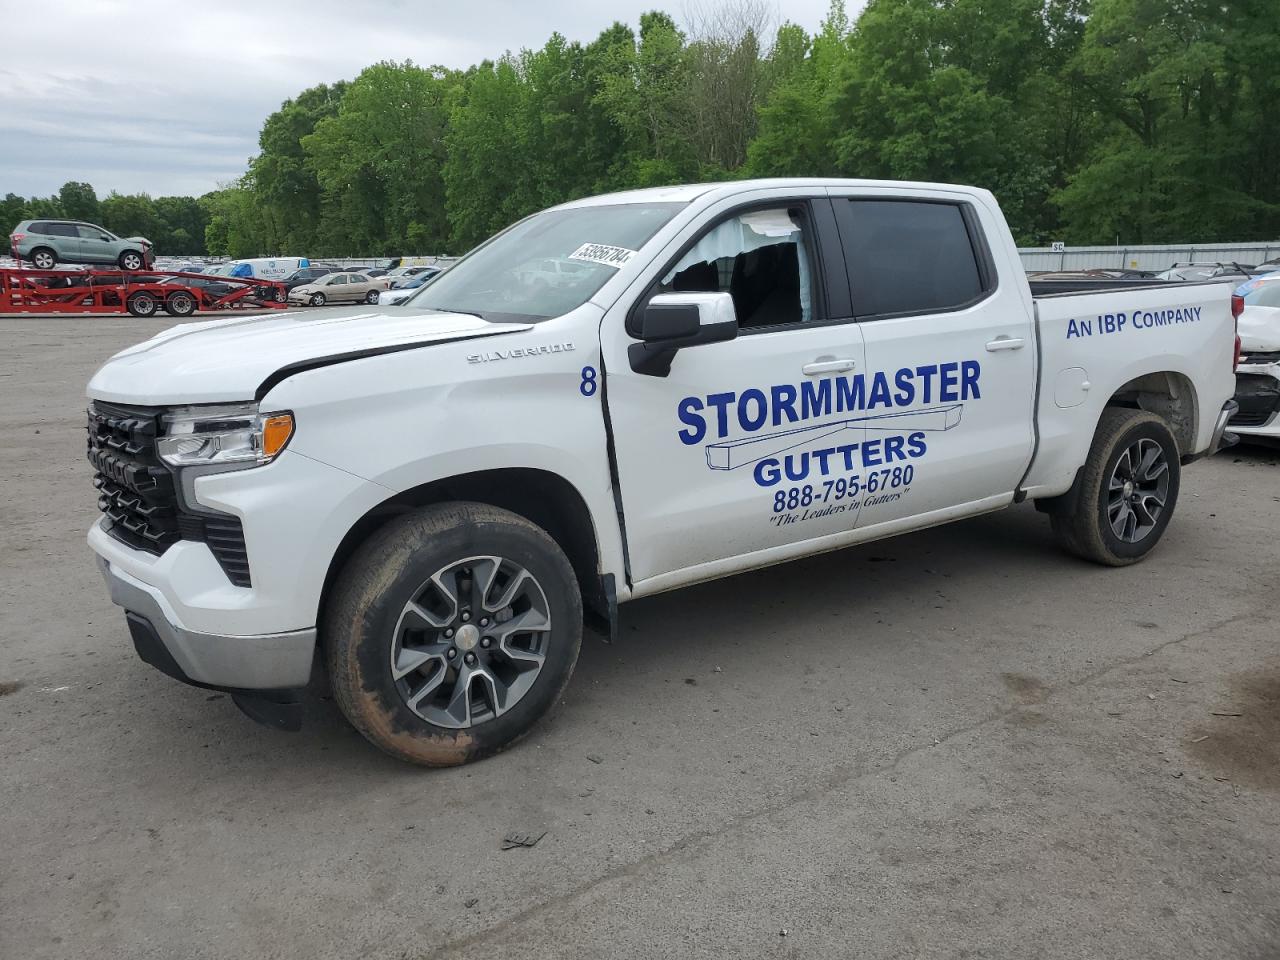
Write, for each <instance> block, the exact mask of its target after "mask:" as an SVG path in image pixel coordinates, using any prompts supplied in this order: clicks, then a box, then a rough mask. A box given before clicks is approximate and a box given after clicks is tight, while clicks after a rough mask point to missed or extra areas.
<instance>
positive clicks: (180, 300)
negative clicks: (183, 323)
mask: <svg viewBox="0 0 1280 960" xmlns="http://www.w3.org/2000/svg"><path fill="white" fill-rule="evenodd" d="M164 308H165V310H166V311H168V312H169V313H171V314H173V316H175V317H189V316H191V315H192V314H193V313H195V312H196V298H195V297H193V296H192V295H191V294H189V293H187V292H186V291H185V290H177V291H175V292H173V293H171V294H169V296H168V298H166V299H165V302H164Z"/></svg>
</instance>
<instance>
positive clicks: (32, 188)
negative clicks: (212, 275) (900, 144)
mask: <svg viewBox="0 0 1280 960" xmlns="http://www.w3.org/2000/svg"><path fill="white" fill-rule="evenodd" d="M682 2H683V0H677V2H676V3H671V4H664V3H661V2H659V0H611V2H609V3H603V4H602V3H600V2H599V0H541V2H538V3H531V2H525V0H468V2H466V3H461V4H453V3H449V4H435V3H432V4H424V3H415V2H410V0H372V2H370V0H365V2H361V3H358V4H353V3H349V2H342V0H271V2H269V3H262V2H245V0H221V2H219V3H216V4H204V5H200V6H194V5H192V6H188V5H179V4H172V5H169V4H166V5H164V7H163V8H160V9H157V8H154V7H148V8H146V10H145V12H140V8H139V7H138V5H137V4H135V3H125V2H122V0H63V2H60V3H57V4H49V5H37V4H31V3H22V4H14V5H12V6H11V7H10V9H8V10H6V12H5V34H6V37H5V52H4V56H3V58H2V59H0V63H2V64H3V68H0V130H3V140H4V143H5V149H4V151H3V152H2V153H0V194H3V193H7V192H10V191H12V192H14V193H19V194H23V195H25V196H30V195H40V196H44V195H48V194H51V193H53V192H55V191H56V190H57V189H58V187H60V186H61V185H62V184H63V183H64V182H65V181H67V180H86V181H88V182H89V183H92V184H93V185H94V187H95V188H96V189H97V191H98V193H99V195H100V196H103V195H106V193H108V192H109V191H111V190H120V191H122V192H134V191H139V190H145V191H147V192H149V193H151V194H152V195H154V196H161V195H166V194H179V193H190V194H200V193H204V192H206V191H207V190H212V189H214V188H215V187H217V186H218V185H219V183H221V182H225V181H226V180H229V179H233V178H234V177H237V176H239V175H240V174H241V173H243V172H244V169H245V164H246V162H247V160H248V158H249V157H250V156H252V155H253V154H255V153H256V152H257V146H258V145H257V138H258V131H259V130H260V129H261V126H262V121H263V120H264V119H265V118H266V116H267V114H269V113H270V112H272V111H273V110H275V109H277V108H278V107H279V106H280V104H281V103H282V102H283V101H284V100H286V99H288V98H290V97H292V96H294V95H295V94H297V93H299V92H301V91H302V90H304V89H306V88H307V87H311V86H315V85H316V84H318V83H328V82H333V81H335V80H343V79H351V78H352V77H354V76H355V75H356V74H358V73H359V72H360V71H361V70H362V69H363V68H364V67H366V66H368V65H369V64H371V63H376V62H377V61H379V60H397V61H399V60H409V59H411V60H413V61H414V62H415V63H419V64H424V65H427V64H436V63H439V64H443V65H445V66H449V67H457V68H464V67H467V66H469V65H471V64H473V63H478V62H479V61H481V60H483V59H485V58H486V57H489V58H492V57H496V56H498V55H500V54H501V53H502V52H504V51H505V50H508V49H511V50H518V49H519V48H521V47H539V46H541V45H542V44H543V43H545V42H546V40H547V38H548V37H549V36H550V35H551V33H552V32H553V31H559V32H560V33H562V34H564V35H565V36H567V37H569V38H570V39H571V40H581V41H584V42H586V41H589V40H591V39H592V38H594V37H595V36H596V35H597V34H599V33H600V31H601V30H603V29H604V28H606V27H607V26H609V24H610V23H612V22H613V21H615V20H623V21H625V22H628V23H631V24H632V25H635V24H636V23H637V22H638V20H639V17H640V14H641V13H642V12H644V11H645V10H649V9H653V8H655V7H657V8H665V9H668V10H669V11H670V12H671V13H672V14H673V15H674V16H676V17H677V18H679V17H680V13H681V10H682V9H683V7H682ZM828 6H829V0H787V2H786V3H785V4H783V5H782V7H781V10H782V13H783V15H784V16H785V17H786V18H787V19H790V20H794V21H796V22H797V23H801V24H803V25H804V26H805V27H807V28H809V29H813V28H815V27H816V26H817V24H818V22H819V21H820V20H821V18H822V16H823V15H824V14H825V13H826V10H827V7H828ZM849 6H850V8H851V9H854V8H857V7H860V6H861V3H860V2H856V0H855V2H851V3H850V4H849Z"/></svg>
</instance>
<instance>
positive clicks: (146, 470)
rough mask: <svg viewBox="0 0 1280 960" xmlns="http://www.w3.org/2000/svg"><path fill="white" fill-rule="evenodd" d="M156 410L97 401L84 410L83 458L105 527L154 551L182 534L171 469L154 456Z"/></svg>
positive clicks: (128, 542)
mask: <svg viewBox="0 0 1280 960" xmlns="http://www.w3.org/2000/svg"><path fill="white" fill-rule="evenodd" d="M159 425H160V413H159V411H158V410H156V409H154V408H149V407H125V406H118V405H115V404H107V403H101V402H97V403H94V405H93V408H92V409H91V410H90V411H89V462H90V463H91V464H93V468H94V470H95V471H97V472H96V473H95V474H94V477H93V485H94V486H95V487H97V488H98V508H99V509H100V510H102V512H103V513H104V514H106V516H107V520H108V521H109V526H108V528H107V530H108V532H109V533H110V534H111V535H112V536H114V537H116V538H117V539H118V540H122V541H123V542H125V543H127V544H129V546H131V547H134V548H135V549H138V550H145V551H147V552H148V553H154V554H156V555H159V554H162V553H164V552H165V551H166V550H167V549H169V547H171V546H173V544H175V543H177V542H178V540H180V539H182V533H181V531H180V529H179V525H178V495H177V493H176V492H175V491H174V488H173V474H172V473H170V472H169V470H168V468H167V467H166V466H165V465H164V464H163V463H161V461H160V458H159V457H157V456H156V436H157V433H158V432H159Z"/></svg>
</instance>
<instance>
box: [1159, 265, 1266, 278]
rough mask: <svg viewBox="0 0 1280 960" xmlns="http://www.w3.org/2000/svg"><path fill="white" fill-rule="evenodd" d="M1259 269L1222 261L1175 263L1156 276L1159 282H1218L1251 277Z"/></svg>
mask: <svg viewBox="0 0 1280 960" xmlns="http://www.w3.org/2000/svg"><path fill="white" fill-rule="evenodd" d="M1256 269H1257V268H1256V267H1254V266H1252V265H1251V264H1242V263H1224V262H1220V261H1216V260H1214V261H1205V262H1200V263H1197V262H1186V263H1175V264H1173V266H1171V267H1170V268H1169V269H1168V270H1165V271H1163V272H1161V273H1157V274H1156V279H1158V280H1193V281H1194V280H1218V279H1220V278H1230V277H1249V276H1252V275H1253V271H1254V270H1256Z"/></svg>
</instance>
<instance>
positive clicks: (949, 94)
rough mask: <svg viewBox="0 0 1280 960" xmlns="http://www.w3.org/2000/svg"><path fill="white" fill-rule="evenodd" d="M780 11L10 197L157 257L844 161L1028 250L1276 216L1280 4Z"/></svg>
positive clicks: (420, 248) (576, 50)
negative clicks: (248, 144)
mask: <svg viewBox="0 0 1280 960" xmlns="http://www.w3.org/2000/svg"><path fill="white" fill-rule="evenodd" d="M771 10H772V7H771V6H770V4H768V3H767V2H766V0H729V2H728V3H726V4H724V5H722V6H718V7H709V6H695V7H694V8H693V10H692V12H691V13H690V14H689V15H688V16H687V17H686V20H685V22H684V23H683V24H678V23H677V22H676V21H675V20H674V19H673V18H672V17H671V16H669V15H667V14H665V13H662V12H659V11H654V12H651V13H646V14H644V15H643V16H642V17H641V18H640V22H639V24H638V28H635V29H633V28H632V27H631V26H629V25H626V24H622V23H615V24H614V25H613V26H611V27H609V28H608V29H607V30H605V31H604V32H603V33H601V34H600V35H599V36H598V37H596V38H595V39H594V40H592V41H590V42H588V43H578V42H570V41H568V40H566V39H565V38H564V37H563V36H561V35H560V34H558V33H557V34H553V35H552V36H551V38H550V39H549V40H548V41H547V42H546V44H545V45H544V46H542V47H541V48H539V49H536V50H530V49H526V50H522V51H520V52H519V53H507V54H506V55H504V56H502V57H500V58H498V59H496V60H492V61H485V62H483V63H481V64H479V65H477V66H473V67H471V68H469V69H467V70H452V69H447V68H444V67H439V66H436V67H420V66H416V65H414V64H413V63H411V62H410V63H389V62H384V63H379V64H375V65H374V66H371V67H369V68H368V69H366V70H365V71H363V72H362V73H361V74H360V75H359V76H358V77H356V78H355V79H354V80H352V81H350V82H346V81H340V82H337V83H334V84H321V85H320V86H317V87H313V88H311V89H309V90H305V91H303V92H302V93H300V94H298V96H296V97H295V98H293V99H291V100H288V101H286V102H285V103H284V104H283V105H282V106H281V108H280V109H279V110H277V111H276V112H275V113H273V114H271V115H270V116H269V117H268V118H267V119H266V121H265V123H264V124H263V127H262V131H261V134H260V136H259V149H260V152H259V153H258V154H257V156H255V157H253V158H252V159H251V160H250V161H249V164H248V169H247V171H246V173H245V174H244V176H243V177H241V178H240V179H239V180H238V181H236V182H235V183H233V184H230V185H227V186H225V187H224V188H222V189H219V190H216V191H214V192H212V193H209V194H206V195H205V196H203V197H200V198H199V199H198V200H196V199H193V198H190V197H162V198H159V199H156V200H151V199H150V198H149V197H146V196H145V195H142V196H132V197H131V196H119V195H116V194H112V195H111V196H109V197H107V198H106V199H104V200H102V201H101V202H98V201H97V200H96V198H94V197H93V196H92V194H93V191H92V189H91V188H89V189H87V190H86V189H85V188H86V186H87V185H85V184H67V185H66V186H64V187H63V188H62V191H60V193H59V195H58V196H56V197H52V198H49V199H48V200H36V199H33V200H30V201H22V198H15V197H14V196H13V195H12V194H10V195H9V197H8V198H6V200H5V202H4V208H5V213H6V215H7V217H8V219H9V220H10V222H16V219H20V217H15V216H14V212H12V211H16V209H17V206H16V204H17V203H25V204H26V207H25V215H27V216H33V215H37V214H36V213H35V212H34V211H37V210H39V211H46V210H48V211H52V210H54V209H58V210H60V211H62V212H64V213H65V215H66V216H79V214H80V213H81V212H86V211H88V210H97V211H98V212H99V216H100V220H99V222H101V223H102V224H103V225H104V226H106V227H108V229H112V230H115V231H116V232H122V233H130V232H140V233H143V234H145V235H148V236H151V237H152V239H153V240H155V241H156V243H157V248H158V249H159V250H160V252H162V253H168V252H173V253H180V252H186V253H201V252H208V253H211V254H223V255H229V256H236V257H240V256H254V255H264V254H280V255H286V254H305V255H310V256H341V255H357V254H359V255H372V254H401V253H425V252H453V253H457V252H462V251H464V250H466V249H468V248H469V247H471V246H472V245H474V244H475V243H477V242H479V241H480V240H482V239H484V238H485V237H486V236H488V235H489V234H491V233H493V232H494V231H495V230H498V229H500V228H501V227H503V226H505V225H507V224H508V223H511V222H512V221H513V220H515V219H517V218H519V217H521V216H523V215H525V214H527V213H530V212H532V211H534V210H538V209H540V208H542V207H545V206H548V205H550V204H553V203H557V202H561V201H564V200H568V199H572V198H575V197H579V196H584V195H588V194H592V193H601V192H607V191H612V190H621V189H627V188H630V187H642V186H654V185H661V184H668V183H678V182H687V181H698V180H703V181H705V180H723V179H731V178H738V177H750V176H853V177H871V178H885V179H904V180H934V181H943V182H960V183H969V184H975V185H978V186H982V187H986V188H988V189H990V190H992V191H993V192H994V193H995V194H996V197H997V198H998V199H999V201H1000V203H1001V205H1002V207H1003V208H1004V211H1005V214H1006V216H1007V217H1008V219H1009V222H1010V225H1011V226H1012V228H1013V231H1014V234H1015V236H1016V238H1017V240H1018V242H1019V243H1020V244H1023V245H1035V244H1044V243H1048V242H1049V241H1051V240H1065V241H1067V242H1069V243H1074V244H1091V243H1099V244H1101V243H1116V242H1120V243H1163V242H1183V241H1196V242H1210V241H1227V240H1242V241H1243V240H1260V239H1275V238H1276V237H1277V236H1278V235H1280V31H1278V30H1276V29H1274V24H1273V21H1274V12H1275V11H1274V9H1273V8H1272V0H1213V2H1210V0H870V2H869V3H868V4H867V6H866V8H865V10H864V11H863V12H862V14H861V15H860V16H859V17H858V19H857V21H856V22H852V23H851V22H850V21H849V19H848V18H847V16H846V15H845V12H844V3H843V2H841V0H834V2H833V3H832V6H831V10H830V12H829V14H828V16H827V17H826V19H825V20H824V21H823V23H822V24H821V26H820V27H819V29H818V30H817V31H816V32H815V33H812V34H811V33H809V32H807V31H806V30H804V29H803V28H801V27H799V26H797V25H795V24H793V23H783V24H782V25H781V26H777V27H776V28H775V27H774V25H773V24H772V23H771V17H770V15H771ZM11 208H12V211H11ZM39 215H52V214H46V213H44V212H41V213H39ZM86 219H94V217H86ZM126 224H127V226H126ZM135 228H136V229H135ZM148 229H150V230H151V231H152V232H151V233H148ZM187 242H189V244H188V245H187V246H185V247H184V248H183V249H179V247H183V244H184V243H187Z"/></svg>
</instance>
